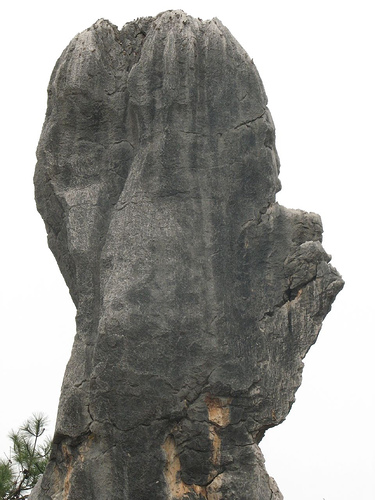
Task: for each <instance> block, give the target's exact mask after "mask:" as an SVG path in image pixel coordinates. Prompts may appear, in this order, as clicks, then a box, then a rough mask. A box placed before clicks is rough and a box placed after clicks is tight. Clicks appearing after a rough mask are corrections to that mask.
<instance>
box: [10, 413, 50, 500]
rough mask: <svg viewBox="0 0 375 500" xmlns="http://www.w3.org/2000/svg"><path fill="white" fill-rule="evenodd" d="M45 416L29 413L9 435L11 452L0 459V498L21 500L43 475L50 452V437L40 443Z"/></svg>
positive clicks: (45, 421)
mask: <svg viewBox="0 0 375 500" xmlns="http://www.w3.org/2000/svg"><path fill="white" fill-rule="evenodd" d="M46 424H47V419H46V417H45V416H43V415H33V416H32V417H31V418H29V419H28V420H27V421H26V422H25V423H24V424H23V426H22V427H21V428H20V429H19V430H18V431H17V432H14V431H12V432H11V433H10V434H9V437H10V440H11V441H12V447H11V453H10V456H9V457H7V459H6V460H0V499H1V500H22V499H26V498H28V496H29V495H28V493H29V492H30V490H31V489H32V488H33V487H34V486H35V484H36V483H37V481H38V479H39V477H40V476H41V475H42V474H43V472H44V470H45V468H46V466H47V462H48V458H49V455H50V451H51V442H50V439H45V440H44V441H43V442H42V443H41V442H40V438H41V436H42V435H43V434H44V431H45V427H46Z"/></svg>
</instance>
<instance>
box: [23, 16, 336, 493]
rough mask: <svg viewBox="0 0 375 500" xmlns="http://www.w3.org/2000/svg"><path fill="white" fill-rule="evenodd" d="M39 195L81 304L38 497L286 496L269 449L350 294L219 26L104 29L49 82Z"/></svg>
mask: <svg viewBox="0 0 375 500" xmlns="http://www.w3.org/2000/svg"><path fill="white" fill-rule="evenodd" d="M48 94H49V99H48V109H47V114H46V119H45V124H44V127H43V131H42V135H41V138H40V143H39V147H38V154H37V155H38V163H37V168H36V173H35V186H36V200H37V205H38V210H39V211H40V213H41V215H42V217H43V219H44V221H45V224H46V228H47V232H48V242H49V246H50V248H51V250H52V252H53V253H54V255H55V257H56V259H57V262H58V264H59V266H60V269H61V272H62V274H63V276H64V278H65V281H66V283H67V285H68V287H69V290H70V293H71V296H72V299H73V301H74V303H75V305H76V307H77V334H76V338H75V341H74V346H73V350H72V355H71V359H70V361H69V364H68V366H67V369H66V374H65V378H64V382H63V386H62V392H61V399H60V405H59V411H58V418H57V423H56V432H55V436H54V446H53V453H52V458H51V462H50V464H49V466H48V468H47V471H46V473H45V475H44V477H43V480H42V481H41V482H40V484H39V485H38V487H37V488H36V489H35V491H34V492H33V494H32V498H33V499H38V500H47V499H48V500H52V499H53V500H84V499H87V500H89V499H90V500H106V499H108V500H109V499H110V500H120V499H121V500H125V499H126V500H146V499H147V500H149V499H152V500H166V499H171V500H177V499H181V498H185V499H191V500H193V499H201V500H202V499H206V500H219V499H222V500H228V499H249V500H250V499H251V500H271V499H272V500H279V499H281V498H282V495H281V493H280V492H279V490H278V488H277V486H276V484H275V482H274V481H273V479H271V478H270V477H269V476H268V474H267V472H266V470H265V467H264V460H263V456H262V453H261V451H260V448H259V446H258V444H259V442H260V440H261V439H262V437H263V435H264V432H265V431H266V430H267V429H268V428H270V427H272V426H275V425H277V424H279V423H280V422H282V421H283V420H284V419H285V417H286V415H287V414H288V412H289V410H290V407H291V405H292V403H293V401H294V395H295V392H296V390H297V388H298V387H299V385H300V383H301V372H302V366H303V364H302V359H303V357H304V356H305V354H306V353H307V351H308V349H309V348H310V346H311V345H312V344H313V343H314V342H315V340H316V337H317V335H318V332H319V329H320V327H321V324H322V321H323V319H324V317H325V315H326V314H327V313H328V311H329V310H330V307H331V304H332V302H333V300H334V299H335V296H336V294H337V293H338V292H339V290H340V289H341V288H342V286H343V281H342V279H341V277H340V275H339V274H338V273H337V271H336V270H335V269H334V268H333V267H332V266H331V265H330V264H329V260H330V258H329V256H328V255H327V254H326V252H325V251H324V250H323V248H322V245H321V239H322V226H321V221H320V218H319V216H318V215H315V214H312V213H306V212H303V211H299V210H289V209H286V208H284V207H282V206H280V205H278V204H277V203H276V202H275V194H276V192H277V191H278V190H279V189H280V183H279V180H278V171H279V160H278V156H277V153H276V149H275V132H274V125H273V122H272V118H271V115H270V113H269V111H268V109H267V106H266V105H267V98H266V95H265V92H264V89H263V85H262V82H261V80H260V78H259V75H258V73H257V70H256V68H255V66H254V64H253V62H252V61H251V60H250V59H249V57H248V55H247V54H246V53H245V51H244V50H243V49H242V48H241V46H240V45H239V44H238V43H237V42H236V40H235V39H234V38H233V36H232V35H231V34H230V33H229V31H228V30H227V29H226V28H225V27H224V26H223V25H222V24H221V22H220V21H218V20H217V19H213V20H212V21H205V22H204V21H201V20H198V19H194V18H191V17H189V16H187V15H186V14H185V13H183V12H181V11H170V12H164V13H162V14H160V15H158V16H156V17H155V18H152V17H149V18H142V19H138V20H136V21H134V22H131V23H129V24H126V25H125V26H124V28H123V29H122V30H118V29H117V28H116V27H115V26H113V25H112V24H111V23H109V22H108V21H104V20H100V21H98V22H97V23H95V24H94V25H93V26H92V27H91V28H89V29H87V30H86V31H84V32H83V33H81V34H79V35H77V36H76V37H75V38H74V39H73V40H72V42H71V43H70V44H69V46H68V47H67V48H66V49H65V51H64V52H63V54H62V55H61V57H60V59H59V60H58V62H57V64H56V67H55V69H54V71H53V74H52V77H51V81H50V85H49V89H48Z"/></svg>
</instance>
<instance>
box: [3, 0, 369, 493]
mask: <svg viewBox="0 0 375 500" xmlns="http://www.w3.org/2000/svg"><path fill="white" fill-rule="evenodd" d="M371 7H372V5H371V2H370V0H369V1H368V2H366V1H364V0H356V2H353V1H352V2H346V1H345V0H342V1H336V0H325V1H323V0H315V1H301V0H299V1H297V0H294V1H293V0H289V1H288V0H284V1H281V0H274V1H272V0H257V1H251V0H248V1H246V2H245V1H244V2H240V1H235V0H232V1H230V2H228V1H226V2H220V1H219V0H217V1H215V2H213V1H202V0H200V1H196V0H190V1H185V0H179V1H174V0H170V1H168V2H165V1H161V0H153V1H148V0H143V1H141V2H134V3H130V2H129V3H127V2H121V1H118V0H116V1H112V0H106V1H100V2H99V1H96V0H90V1H89V0H82V1H79V0H75V1H72V0H65V1H64V2H62V1H60V2H56V3H54V2H51V1H49V2H47V1H43V0H34V1H26V0H23V1H22V0H21V1H19V2H12V3H10V2H7V4H6V5H5V7H4V6H3V7H0V9H1V10H0V12H1V18H2V26H1V31H0V36H1V44H0V47H1V63H2V73H1V78H0V85H1V96H2V110H1V111H2V113H1V121H2V133H1V143H2V144H1V153H2V155H1V158H2V165H3V167H2V171H3V174H2V176H3V182H2V186H3V187H2V196H1V199H0V202H1V213H2V214H3V216H2V228H1V242H2V244H1V246H0V251H1V259H0V263H1V278H2V286H1V290H0V293H1V297H0V304H1V316H2V327H1V334H0V335H1V336H0V381H1V412H0V453H1V452H2V451H7V447H8V440H7V434H8V432H9V430H10V429H11V428H12V427H13V428H17V427H18V426H19V425H20V424H21V423H22V421H23V420H25V419H26V418H27V417H28V416H29V415H31V413H32V412H34V411H42V412H44V413H46V414H48V415H49V417H50V419H51V421H52V424H51V428H50V432H51V433H52V431H53V422H54V420H55V417H56V410H57V404H58V397H59V392H60V384H61V381H62V376H63V372H64V369H65V365H66V363H67V360H68V357H69V354H70V349H71V346H72V342H73V336H74V331H75V324H74V315H75V310H74V308H73V304H72V302H71V300H70V296H69V294H68V290H67V288H66V286H65V284H64V281H63V278H62V276H61V275H60V272H59V270H58V268H57V264H56V263H55V260H54V258H53V256H52V254H51V252H50V251H49V249H48V247H47V242H46V235H45V230H44V225H43V222H42V220H41V218H40V217H39V215H38V213H37V212H36V208H35V205H34V200H33V185H32V176H33V171H34V165H35V149H36V146H37V142H38V138H39V134H40V131H41V127H42V123H43V120H44V113H45V108H46V97H47V93H46V89H47V84H48V80H49V77H50V74H51V72H52V69H53V66H54V64H55V62H56V60H57V58H58V57H59V56H60V54H61V52H62V50H63V49H64V48H65V46H66V45H67V44H68V43H69V41H70V40H71V39H72V38H73V37H74V36H75V35H76V33H78V32H80V31H83V30H84V29H86V28H87V27H89V26H90V25H91V24H93V23H94V22H95V21H96V20H97V19H98V18H101V17H104V18H107V19H109V20H110V21H111V22H113V23H114V24H117V25H118V26H119V27H121V26H122V25H123V24H124V23H125V22H128V21H131V20H133V19H134V18H136V17H141V16H147V15H156V14H157V13H159V12H161V11H163V10H166V9H172V8H173V9H179V8H181V9H183V10H185V12H187V13H188V14H190V15H193V16H196V17H200V18H202V19H209V18H212V17H218V18H219V19H220V20H221V21H222V22H223V23H224V24H225V25H226V26H227V27H228V28H229V29H230V31H231V32H232V34H233V35H234V36H235V37H236V38H237V39H238V41H239V42H240V43H241V44H242V45H243V47H244V48H245V49H246V50H247V52H248V53H249V55H250V57H252V58H253V59H254V62H255V64H256V65H257V67H258V70H259V72H260V75H261V77H262V80H263V82H264V85H265V88H266V92H267V94H268V98H269V107H270V110H271V113H272V115H273V118H274V121H275V125H276V134H277V139H276V140H277V148H278V152H279V155H280V159H281V181H282V184H283V190H282V192H281V193H280V194H279V195H278V201H279V202H280V203H281V204H283V205H285V206H287V207H289V208H301V209H304V210H307V211H314V212H317V213H319V214H320V215H321V216H322V219H323V225H324V229H325V233H324V246H325V249H326V250H327V252H328V253H330V254H332V255H333V260H332V262H333V265H334V266H335V267H337V269H338V270H339V271H340V272H341V274H342V275H343V277H344V279H345V281H346V286H345V288H344V290H343V291H342V292H341V293H340V295H339V296H338V298H337V300H336V302H335V304H334V306H333V309H332V311H331V313H330V314H329V315H328V317H327V318H326V321H325V323H324V326H323V329H322V331H321V334H320V337H319V339H318V341H317V344H316V345H315V346H314V347H313V348H312V349H311V350H310V352H309V353H308V355H307V357H306V359H305V365H306V367H305V370H304V374H303V383H302V387H301V388H300V389H299V391H298V392H297V401H296V403H295V404H294V406H293V408H292V411H291V413H290V415H289V416H288V418H287V420H286V421H285V422H284V423H283V424H282V425H281V426H279V427H278V428H276V429H272V430H270V431H268V433H267V434H266V437H265V439H264V440H263V442H262V449H263V452H264V455H265V458H266V465H267V469H268V471H269V473H270V474H271V475H273V476H274V477H275V479H276V481H277V483H278V485H279V487H280V489H281V491H282V493H283V494H284V497H285V500H323V499H325V500H374V499H375V492H374V488H373V480H374V475H375V426H374V424H373V418H374V416H375V391H374V385H373V381H374V363H373V356H374V348H375V340H374V333H375V332H374V326H373V322H372V320H371V314H372V313H371V311H372V308H373V296H374V292H373V287H372V284H373V282H374V277H375V276H374V264H373V252H374V247H373V245H374V241H373V240H374V238H373V234H372V231H373V225H374V223H373V217H372V212H373V207H372V204H373V177H374V176H373V171H374V167H375V161H374V155H373V153H372V148H373V143H374V116H375V98H374V94H375V78H374V49H375V44H374V41H375V36H374V33H375V29H374V15H373V12H372V9H371Z"/></svg>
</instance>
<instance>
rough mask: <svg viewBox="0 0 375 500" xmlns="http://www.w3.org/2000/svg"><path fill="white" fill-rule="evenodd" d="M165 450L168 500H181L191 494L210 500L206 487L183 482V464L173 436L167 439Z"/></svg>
mask: <svg viewBox="0 0 375 500" xmlns="http://www.w3.org/2000/svg"><path fill="white" fill-rule="evenodd" d="M163 450H164V453H165V455H166V465H165V469H164V477H165V481H166V483H167V488H168V499H170V500H176V499H179V498H186V497H187V496H188V495H189V494H194V495H196V496H199V495H201V496H202V497H203V498H207V500H209V497H207V491H206V487H205V486H199V485H196V484H186V483H184V482H183V481H182V479H181V462H180V458H179V456H178V452H177V446H176V442H175V440H174V437H173V436H168V437H167V439H166V440H165V443H164V445H163ZM212 500H214V499H212Z"/></svg>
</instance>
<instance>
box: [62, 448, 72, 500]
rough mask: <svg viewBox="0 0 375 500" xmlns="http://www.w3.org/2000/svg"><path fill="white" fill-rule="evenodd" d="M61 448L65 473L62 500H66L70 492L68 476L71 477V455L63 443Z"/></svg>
mask: <svg viewBox="0 0 375 500" xmlns="http://www.w3.org/2000/svg"><path fill="white" fill-rule="evenodd" d="M61 449H62V452H63V455H64V458H65V465H66V474H65V479H64V489H63V500H67V499H68V497H69V492H70V478H71V476H72V472H73V456H72V454H71V453H70V451H69V448H68V446H67V445H65V444H63V445H62V447H61Z"/></svg>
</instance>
